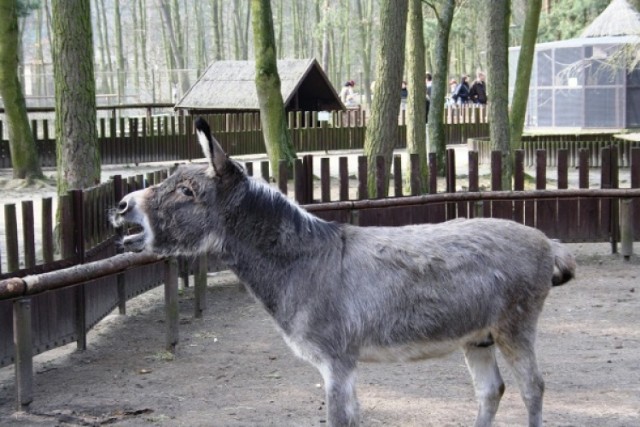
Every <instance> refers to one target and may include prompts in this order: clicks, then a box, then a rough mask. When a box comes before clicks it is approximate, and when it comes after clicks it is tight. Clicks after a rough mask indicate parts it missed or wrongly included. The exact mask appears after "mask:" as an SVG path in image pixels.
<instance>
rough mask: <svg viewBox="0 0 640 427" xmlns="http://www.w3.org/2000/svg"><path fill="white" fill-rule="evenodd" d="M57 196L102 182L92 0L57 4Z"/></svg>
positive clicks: (55, 36)
mask: <svg viewBox="0 0 640 427" xmlns="http://www.w3.org/2000/svg"><path fill="white" fill-rule="evenodd" d="M52 5H53V8H52V17H53V76H54V80H55V89H56V148H57V163H58V194H61V195H62V194H64V193H66V192H67V191H68V190H70V189H80V188H87V187H90V186H92V185H96V184H98V183H99V182H100V152H99V149H98V148H99V147H98V135H97V131H96V89H95V80H94V72H93V58H94V56H93V37H92V33H91V10H90V9H91V8H90V4H89V0H74V1H54V2H53V4H52Z"/></svg>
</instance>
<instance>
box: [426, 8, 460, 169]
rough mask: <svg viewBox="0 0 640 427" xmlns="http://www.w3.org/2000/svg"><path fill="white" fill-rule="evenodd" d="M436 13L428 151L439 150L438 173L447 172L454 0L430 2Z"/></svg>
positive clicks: (437, 158)
mask: <svg viewBox="0 0 640 427" xmlns="http://www.w3.org/2000/svg"><path fill="white" fill-rule="evenodd" d="M430 6H431V7H432V8H433V9H434V12H435V15H436V16H437V22H438V28H437V37H436V41H435V49H434V69H433V83H432V85H431V107H430V108H429V124H428V130H429V132H428V134H429V141H428V142H429V151H430V152H435V153H436V164H437V168H438V175H440V176H442V175H444V155H445V152H446V150H447V140H446V138H445V132H444V101H445V97H446V96H447V93H448V88H449V82H448V75H449V74H448V68H449V67H448V65H449V35H450V33H451V23H452V22H453V12H454V11H455V6H456V5H455V0H444V1H443V2H442V3H441V4H440V7H439V8H436V7H435V5H432V4H430Z"/></svg>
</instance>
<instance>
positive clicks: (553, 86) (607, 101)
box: [509, 36, 640, 129]
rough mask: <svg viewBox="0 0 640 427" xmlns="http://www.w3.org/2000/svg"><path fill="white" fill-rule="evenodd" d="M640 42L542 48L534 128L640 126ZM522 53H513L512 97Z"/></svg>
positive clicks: (589, 41) (532, 94)
mask: <svg viewBox="0 0 640 427" xmlns="http://www.w3.org/2000/svg"><path fill="white" fill-rule="evenodd" d="M639 44H640V37H637V36H622V37H596V38H593V37H585V38H578V39H571V40H564V41H558V42H550V43H541V44H538V45H537V46H536V51H535V56H534V64H533V70H532V71H533V72H532V76H531V84H530V91H529V100H528V105H527V116H526V119H525V125H526V126H527V127H528V128H551V127H554V128H557V127H560V128H615V129H623V128H632V127H640V65H639V64H638V63H637V62H638V61H637V57H636V56H637V51H638V46H639ZM519 53H520V48H519V47H515V48H511V49H510V52H509V66H510V68H511V70H510V71H511V72H510V73H509V75H510V77H511V79H510V82H509V87H510V92H511V93H512V92H513V88H514V86H515V75H516V73H515V71H516V67H517V62H518V55H519Z"/></svg>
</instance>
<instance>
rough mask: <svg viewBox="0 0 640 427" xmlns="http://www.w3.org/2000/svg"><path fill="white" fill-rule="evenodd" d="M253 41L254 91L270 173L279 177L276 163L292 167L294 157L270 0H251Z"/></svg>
mask: <svg viewBox="0 0 640 427" xmlns="http://www.w3.org/2000/svg"><path fill="white" fill-rule="evenodd" d="M251 13H252V27H253V43H254V50H255V56H256V90H257V92H258V103H259V104H260V123H261V125H262V132H263V135H264V142H265V147H266V149H267V154H268V156H269V162H270V163H271V168H272V170H273V176H274V177H275V178H276V180H277V179H278V176H279V167H278V165H279V162H280V160H284V161H286V162H287V164H288V165H289V166H290V167H292V166H293V164H294V161H295V158H296V153H295V149H294V148H293V143H292V142H291V135H290V134H289V129H288V128H287V116H286V112H285V110H284V101H283V100H282V92H281V90H280V76H279V75H278V65H277V55H276V42H275V35H274V33H273V15H272V13H271V5H270V1H269V0H251Z"/></svg>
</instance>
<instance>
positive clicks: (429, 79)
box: [424, 73, 433, 123]
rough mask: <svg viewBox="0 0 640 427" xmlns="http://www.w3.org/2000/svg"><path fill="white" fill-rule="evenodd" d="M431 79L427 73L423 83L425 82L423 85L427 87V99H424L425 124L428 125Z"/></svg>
mask: <svg viewBox="0 0 640 427" xmlns="http://www.w3.org/2000/svg"><path fill="white" fill-rule="evenodd" d="M432 80H433V77H432V76H431V73H427V74H425V76H424V81H425V85H426V87H427V92H426V93H427V97H426V102H427V109H426V111H427V117H426V119H425V123H429V107H431V83H432Z"/></svg>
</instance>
